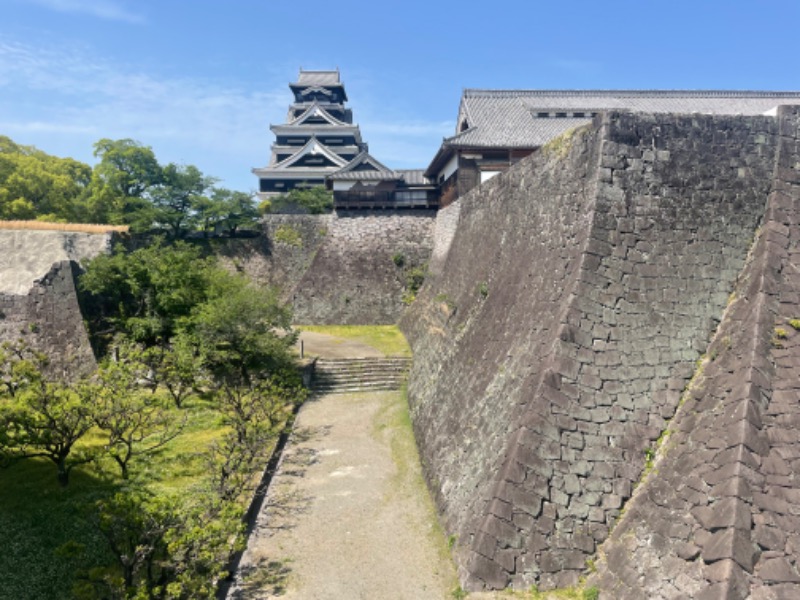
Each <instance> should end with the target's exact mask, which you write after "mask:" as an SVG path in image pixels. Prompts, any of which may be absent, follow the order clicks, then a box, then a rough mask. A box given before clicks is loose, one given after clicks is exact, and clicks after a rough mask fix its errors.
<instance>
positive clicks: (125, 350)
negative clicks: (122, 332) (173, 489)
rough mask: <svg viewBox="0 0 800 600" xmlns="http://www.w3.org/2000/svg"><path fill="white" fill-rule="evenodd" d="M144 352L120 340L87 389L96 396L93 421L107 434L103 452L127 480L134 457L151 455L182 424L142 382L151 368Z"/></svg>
mask: <svg viewBox="0 0 800 600" xmlns="http://www.w3.org/2000/svg"><path fill="white" fill-rule="evenodd" d="M145 354H146V351H144V350H142V349H140V348H137V347H136V346H134V345H132V344H126V343H123V344H121V345H120V347H119V348H118V352H117V356H116V357H115V359H114V360H110V359H106V360H105V361H103V362H102V363H101V365H100V367H99V369H98V372H97V376H96V378H95V381H93V382H92V384H90V385H89V386H88V390H89V391H90V393H92V394H93V396H94V398H95V405H96V409H95V415H94V421H95V423H96V424H97V426H98V427H99V428H100V429H102V430H103V431H104V432H105V433H106V435H107V436H108V439H107V442H106V451H107V452H108V454H109V455H110V456H111V458H112V459H114V461H115V462H116V463H117V466H119V469H120V475H121V477H122V479H128V477H129V471H130V463H131V461H132V460H133V458H134V457H135V456H142V455H147V454H152V453H153V452H156V451H157V450H159V449H160V448H163V447H164V446H165V445H166V444H167V443H168V442H170V441H171V440H173V439H174V438H175V437H176V436H177V435H178V434H179V433H180V432H181V429H182V427H183V425H184V423H185V419H184V420H183V421H182V422H176V420H175V419H174V417H173V415H172V414H171V413H170V412H169V411H168V410H167V409H166V407H165V406H164V405H163V401H162V399H161V397H160V396H159V395H157V394H153V393H152V392H151V391H150V390H147V389H146V388H145V387H143V385H142V381H146V377H147V375H148V372H149V370H150V367H149V366H148V364H147V362H146V356H145Z"/></svg>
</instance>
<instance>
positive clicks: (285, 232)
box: [273, 225, 303, 248]
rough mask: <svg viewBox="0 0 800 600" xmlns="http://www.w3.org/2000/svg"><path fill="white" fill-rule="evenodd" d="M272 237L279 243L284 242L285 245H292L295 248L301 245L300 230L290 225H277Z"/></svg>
mask: <svg viewBox="0 0 800 600" xmlns="http://www.w3.org/2000/svg"><path fill="white" fill-rule="evenodd" d="M273 238H274V239H275V241H276V242H278V243H280V244H286V245H287V246H294V247H296V248H302V247H303V237H302V236H301V235H300V232H299V231H297V229H295V228H294V227H292V226H291V225H281V226H280V227H278V229H276V230H275V233H274V235H273Z"/></svg>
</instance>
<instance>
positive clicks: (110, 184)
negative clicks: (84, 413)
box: [87, 138, 163, 231]
mask: <svg viewBox="0 0 800 600" xmlns="http://www.w3.org/2000/svg"><path fill="white" fill-rule="evenodd" d="M94 155H95V157H97V158H99V159H100V161H99V162H98V163H97V164H96V165H95V167H94V170H93V172H92V180H91V186H90V188H91V195H90V197H89V199H88V202H87V204H88V210H89V212H90V213H91V214H92V217H93V219H94V220H95V221H96V222H98V223H115V224H123V225H130V226H131V228H132V229H133V230H134V231H146V230H147V229H149V228H150V226H151V225H152V223H153V218H154V215H153V212H152V204H151V203H150V201H149V200H148V199H147V198H146V192H147V191H148V190H149V189H150V188H152V187H153V186H156V185H158V184H159V183H161V181H162V178H163V174H162V170H161V165H159V164H158V161H157V160H156V156H155V154H154V153H153V150H152V149H151V148H150V147H149V146H142V145H141V144H140V143H139V142H136V141H134V140H131V139H121V140H110V139H107V138H103V139H101V140H99V141H98V142H96V143H95V145H94Z"/></svg>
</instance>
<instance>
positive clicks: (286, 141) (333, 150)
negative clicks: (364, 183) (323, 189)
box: [253, 70, 367, 198]
mask: <svg viewBox="0 0 800 600" xmlns="http://www.w3.org/2000/svg"><path fill="white" fill-rule="evenodd" d="M289 88H290V89H291V90H292V93H293V94H294V102H293V103H292V104H291V106H289V112H288V114H287V116H286V123H284V124H282V125H272V126H270V129H271V130H272V132H273V133H274V134H275V143H274V144H273V145H272V156H271V157H270V161H269V164H268V165H267V166H266V167H263V168H259V169H253V173H255V175H256V176H257V177H258V179H259V186H258V190H259V196H261V197H262V198H268V197H270V196H275V195H278V194H283V193H285V192H288V191H290V190H292V189H294V188H297V187H312V186H315V185H324V184H325V177H327V176H328V175H330V174H331V173H333V172H334V171H337V170H339V169H341V168H342V167H344V166H345V165H347V164H348V163H349V162H350V161H351V160H353V159H354V158H355V157H356V156H358V155H359V154H360V153H361V152H363V151H365V150H366V149H367V145H366V144H365V143H364V142H363V140H362V139H361V131H360V130H359V128H358V125H354V124H353V113H352V111H351V110H350V109H349V108H346V107H345V102H346V101H347V94H346V92H345V90H344V84H342V82H341V81H340V79H339V71H303V70H301V71H300V75H299V76H298V78H297V82H295V83H291V84H289Z"/></svg>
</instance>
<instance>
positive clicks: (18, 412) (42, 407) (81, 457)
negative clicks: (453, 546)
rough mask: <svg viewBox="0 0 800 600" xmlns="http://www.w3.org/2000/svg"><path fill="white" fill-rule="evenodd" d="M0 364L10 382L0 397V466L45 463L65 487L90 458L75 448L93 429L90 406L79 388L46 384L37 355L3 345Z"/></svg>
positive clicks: (44, 362)
mask: <svg viewBox="0 0 800 600" xmlns="http://www.w3.org/2000/svg"><path fill="white" fill-rule="evenodd" d="M0 364H2V365H3V366H2V371H3V372H4V373H7V374H8V377H9V380H10V384H8V383H7V385H6V388H5V390H4V393H3V394H2V395H0V427H1V428H2V432H3V433H2V435H0V455H1V456H2V459H3V461H2V462H4V463H8V462H10V461H13V460H18V459H22V458H37V457H41V458H46V459H48V460H50V461H51V462H53V463H54V464H55V466H56V470H57V478H58V483H59V484H60V485H61V486H62V487H66V486H67V485H68V484H69V475H70V472H71V471H72V469H73V468H75V467H76V466H78V465H82V464H85V463H87V462H90V461H91V460H93V459H94V458H95V454H94V453H93V452H91V451H89V450H86V449H80V450H79V449H77V448H76V444H77V443H78V441H80V440H81V439H82V438H83V437H84V436H85V435H86V434H87V433H88V432H89V430H90V429H91V428H92V425H93V424H94V420H93V418H94V406H93V405H92V404H91V402H89V401H88V400H89V399H88V398H87V397H86V395H85V394H83V393H82V391H83V387H82V385H81V384H73V385H71V384H68V383H63V382H58V381H52V380H50V379H49V378H48V377H47V376H46V374H45V369H46V366H47V359H46V357H45V356H44V355H42V354H40V353H37V352H34V351H32V350H30V349H28V348H26V347H24V346H22V345H19V344H8V343H6V344H4V345H3V346H2V349H0Z"/></svg>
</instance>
